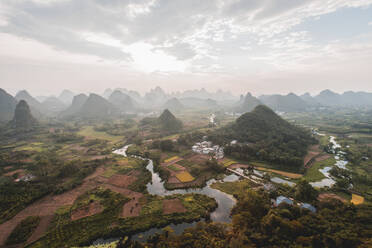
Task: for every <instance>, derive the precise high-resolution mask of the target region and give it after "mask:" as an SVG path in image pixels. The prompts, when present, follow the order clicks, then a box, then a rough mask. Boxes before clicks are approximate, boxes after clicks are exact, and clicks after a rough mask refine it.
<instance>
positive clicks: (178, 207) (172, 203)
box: [163, 199, 187, 214]
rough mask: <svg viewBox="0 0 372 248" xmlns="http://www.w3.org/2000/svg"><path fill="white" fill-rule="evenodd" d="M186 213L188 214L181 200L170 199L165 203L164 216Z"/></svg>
mask: <svg viewBox="0 0 372 248" xmlns="http://www.w3.org/2000/svg"><path fill="white" fill-rule="evenodd" d="M184 212H187V209H186V208H185V206H183V205H182V202H181V201H180V200H179V199H169V200H164V201H163V214H173V213H184Z"/></svg>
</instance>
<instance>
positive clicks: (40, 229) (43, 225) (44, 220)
mask: <svg viewBox="0 0 372 248" xmlns="http://www.w3.org/2000/svg"><path fill="white" fill-rule="evenodd" d="M52 220H53V215H46V216H43V217H41V220H40V223H39V225H38V226H37V228H36V230H35V231H34V233H33V234H32V235H31V237H30V238H29V239H28V240H27V242H26V244H30V243H32V242H34V241H36V240H38V239H39V238H41V236H43V234H44V233H45V232H46V231H47V230H48V227H49V224H50V223H51V222H52Z"/></svg>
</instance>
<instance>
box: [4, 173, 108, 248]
mask: <svg viewBox="0 0 372 248" xmlns="http://www.w3.org/2000/svg"><path fill="white" fill-rule="evenodd" d="M103 171H104V170H102V169H99V168H98V169H97V170H96V172H95V173H93V174H92V175H90V176H88V177H87V178H86V179H85V181H84V183H83V184H82V185H80V186H78V187H77V188H75V189H73V190H70V191H68V192H65V193H63V194H60V195H48V196H46V197H44V198H42V199H40V200H38V201H36V202H34V203H33V204H31V205H29V206H28V207H26V208H25V209H23V210H22V211H21V212H19V213H18V214H17V215H16V216H14V217H13V218H12V219H10V220H8V221H6V222H4V223H3V224H1V225H0V246H2V245H4V243H5V241H6V239H7V238H8V236H9V235H10V233H11V232H12V231H13V229H14V228H15V227H16V226H17V225H18V224H19V223H20V222H21V221H22V220H23V219H25V218H27V217H28V216H40V217H41V221H43V219H44V222H43V223H40V224H39V226H40V225H41V224H43V225H45V223H46V221H47V219H46V217H47V216H53V215H54V213H55V211H56V210H57V209H58V208H59V207H62V206H65V205H71V204H73V203H74V201H75V200H76V198H77V197H79V196H80V195H82V194H84V193H85V192H87V191H88V190H91V189H94V188H95V187H96V186H97V183H96V182H95V181H94V180H91V179H93V178H94V177H97V176H98V175H100V173H101V172H102V173H103ZM43 228H44V226H41V227H40V229H39V231H40V233H36V234H35V236H34V235H32V236H34V237H37V236H42V234H43V233H41V230H43ZM46 228H47V227H46ZM45 230H46V229H45Z"/></svg>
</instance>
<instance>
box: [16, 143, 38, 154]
mask: <svg viewBox="0 0 372 248" xmlns="http://www.w3.org/2000/svg"><path fill="white" fill-rule="evenodd" d="M43 145H44V144H43V143H40V142H33V143H30V144H27V145H24V146H20V147H17V148H16V149H15V151H33V152H42V151H43V148H44V147H43Z"/></svg>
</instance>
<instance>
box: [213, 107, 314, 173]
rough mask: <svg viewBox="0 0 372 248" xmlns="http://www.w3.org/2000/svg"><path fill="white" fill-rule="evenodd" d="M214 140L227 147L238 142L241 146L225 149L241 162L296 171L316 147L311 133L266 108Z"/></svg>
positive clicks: (241, 119) (222, 131) (220, 132)
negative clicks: (269, 164)
mask: <svg viewBox="0 0 372 248" xmlns="http://www.w3.org/2000/svg"><path fill="white" fill-rule="evenodd" d="M211 138H212V139H214V141H215V142H218V143H225V144H226V143H228V142H230V141H231V140H237V141H238V142H239V145H236V146H235V145H233V146H230V145H228V146H226V147H225V153H226V154H227V155H232V156H234V157H236V158H238V159H243V160H264V161H268V162H271V163H273V164H281V165H285V166H289V167H297V168H298V167H299V166H301V165H302V164H303V157H304V156H305V155H306V152H307V147H308V146H309V145H310V144H313V143H315V139H313V138H312V137H311V134H310V133H309V132H307V131H306V130H304V129H302V128H299V127H297V126H294V125H292V124H290V123H289V122H287V121H286V120H284V119H282V118H281V117H280V116H278V115H277V114H275V112H274V111H272V110H271V109H270V108H268V107H266V106H264V105H259V106H257V107H256V108H255V109H254V110H253V111H252V112H248V113H245V114H243V115H242V116H240V117H239V118H238V119H237V120H236V121H235V122H234V123H232V124H231V125H229V126H227V127H224V128H221V129H219V130H217V131H216V132H214V134H213V135H212V137H211Z"/></svg>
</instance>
